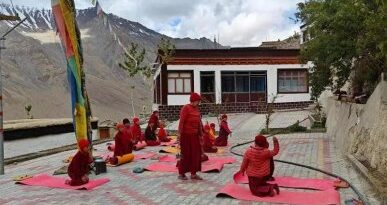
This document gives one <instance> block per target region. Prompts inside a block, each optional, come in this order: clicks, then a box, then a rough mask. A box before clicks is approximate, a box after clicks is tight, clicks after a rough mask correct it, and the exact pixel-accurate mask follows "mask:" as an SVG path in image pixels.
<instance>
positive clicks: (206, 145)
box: [203, 125, 218, 153]
mask: <svg viewBox="0 0 387 205" xmlns="http://www.w3.org/2000/svg"><path fill="white" fill-rule="evenodd" d="M210 131H211V128H210V126H209V125H205V126H204V133H203V151H204V152H207V153H216V152H217V151H218V148H216V147H214V144H213V141H212V140H211V136H210Z"/></svg>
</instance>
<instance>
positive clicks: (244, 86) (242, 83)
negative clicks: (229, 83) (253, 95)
mask: <svg viewBox="0 0 387 205" xmlns="http://www.w3.org/2000/svg"><path fill="white" fill-rule="evenodd" d="M249 91H250V88H249V76H248V75H243V76H240V75H237V76H236V92H243V93H246V92H247V93H248V92H249Z"/></svg>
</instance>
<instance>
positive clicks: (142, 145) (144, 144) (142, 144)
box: [134, 141, 146, 150]
mask: <svg viewBox="0 0 387 205" xmlns="http://www.w3.org/2000/svg"><path fill="white" fill-rule="evenodd" d="M145 147H146V142H145V141H143V142H138V143H137V144H136V145H135V146H134V150H140V149H144V148H145Z"/></svg>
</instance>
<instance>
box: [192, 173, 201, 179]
mask: <svg viewBox="0 0 387 205" xmlns="http://www.w3.org/2000/svg"><path fill="white" fill-rule="evenodd" d="M191 179H192V180H203V178H201V177H200V176H199V175H197V174H195V175H191Z"/></svg>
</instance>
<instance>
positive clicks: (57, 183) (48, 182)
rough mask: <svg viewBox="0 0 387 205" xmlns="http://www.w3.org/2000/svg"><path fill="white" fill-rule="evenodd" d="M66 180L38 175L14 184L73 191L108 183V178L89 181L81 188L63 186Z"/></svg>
mask: <svg viewBox="0 0 387 205" xmlns="http://www.w3.org/2000/svg"><path fill="white" fill-rule="evenodd" d="M65 181H66V178H62V177H54V176H49V175H47V174H40V175H36V176H33V177H32V178H29V179H25V180H23V181H20V182H16V184H22V185H29V186H42V187H50V188H60V189H73V190H92V189H94V188H95V187H98V186H101V185H102V184H105V183H107V182H109V181H110V179H108V178H101V179H94V180H90V181H89V183H87V184H84V185H81V186H70V185H67V184H65Z"/></svg>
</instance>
